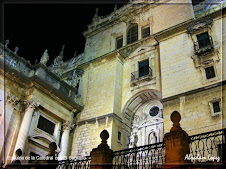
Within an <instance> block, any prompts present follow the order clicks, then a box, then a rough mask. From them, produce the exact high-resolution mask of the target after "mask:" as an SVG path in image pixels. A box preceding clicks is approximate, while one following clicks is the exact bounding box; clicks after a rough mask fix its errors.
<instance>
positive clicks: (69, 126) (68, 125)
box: [63, 121, 75, 130]
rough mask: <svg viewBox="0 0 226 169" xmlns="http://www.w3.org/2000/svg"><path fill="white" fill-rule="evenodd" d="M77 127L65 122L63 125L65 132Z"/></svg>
mask: <svg viewBox="0 0 226 169" xmlns="http://www.w3.org/2000/svg"><path fill="white" fill-rule="evenodd" d="M74 127H75V124H74V123H71V122H70V121H65V122H64V123H63V130H72V129H73V128H74Z"/></svg>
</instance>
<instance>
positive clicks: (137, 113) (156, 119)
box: [124, 90, 164, 148]
mask: <svg viewBox="0 0 226 169" xmlns="http://www.w3.org/2000/svg"><path fill="white" fill-rule="evenodd" d="M160 99H161V93H160V92H159V91H156V90H145V91H142V92H139V93H137V94H136V95H134V96H133V97H132V98H131V99H129V101H128V102H127V104H126V106H125V108H124V120H125V122H126V123H127V125H128V126H129V128H128V130H129V132H128V133H127V134H128V143H127V147H129V148H132V147H137V146H143V145H147V144H154V143H157V142H162V141H163V133H164V132H163V106H162V103H161V102H160Z"/></svg>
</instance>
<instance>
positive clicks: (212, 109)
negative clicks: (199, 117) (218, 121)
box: [209, 98, 222, 117]
mask: <svg viewBox="0 0 226 169" xmlns="http://www.w3.org/2000/svg"><path fill="white" fill-rule="evenodd" d="M216 102H219V108H220V111H219V112H214V108H213V103H216ZM209 106H210V113H211V116H212V117H216V116H220V115H222V105H221V98H213V99H212V100H210V101H209Z"/></svg>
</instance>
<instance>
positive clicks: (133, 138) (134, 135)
mask: <svg viewBox="0 0 226 169" xmlns="http://www.w3.org/2000/svg"><path fill="white" fill-rule="evenodd" d="M137 142H138V135H137V132H135V133H131V136H130V143H129V147H130V148H132V147H136V146H137Z"/></svg>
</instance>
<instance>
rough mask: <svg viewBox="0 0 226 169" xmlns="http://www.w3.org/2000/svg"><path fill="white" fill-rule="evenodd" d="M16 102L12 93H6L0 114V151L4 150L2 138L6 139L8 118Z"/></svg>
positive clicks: (9, 118) (11, 114) (10, 116)
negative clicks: (3, 107) (0, 113)
mask: <svg viewBox="0 0 226 169" xmlns="http://www.w3.org/2000/svg"><path fill="white" fill-rule="evenodd" d="M17 103H18V99H17V98H16V97H15V96H14V95H12V94H8V96H7V99H6V103H5V109H3V110H4V111H3V112H2V115H1V117H2V118H1V121H0V123H1V124H0V131H2V132H0V133H1V134H0V152H2V151H3V152H4V150H2V149H3V146H4V140H5V139H6V135H7V133H8V128H9V124H10V120H11V118H12V116H13V111H14V107H15V105H16V104H17Z"/></svg>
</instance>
